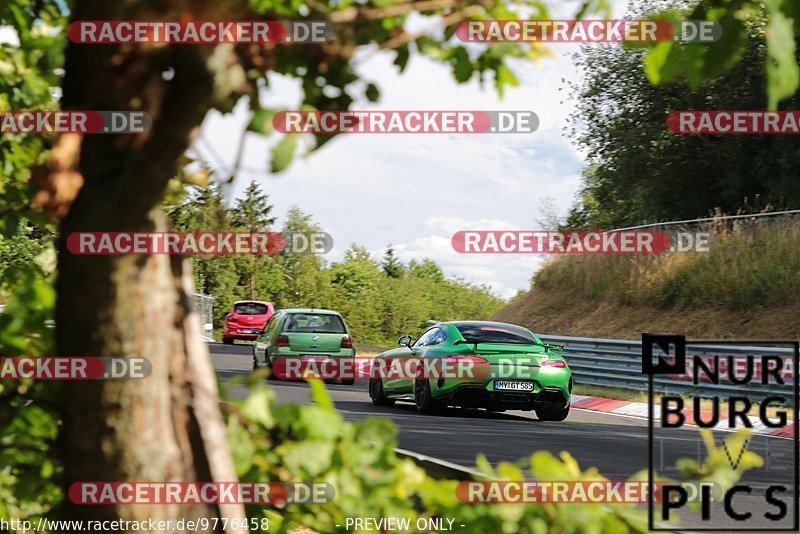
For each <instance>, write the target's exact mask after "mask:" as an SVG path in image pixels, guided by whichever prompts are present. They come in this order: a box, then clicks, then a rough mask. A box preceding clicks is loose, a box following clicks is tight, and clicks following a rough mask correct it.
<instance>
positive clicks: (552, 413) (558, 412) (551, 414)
mask: <svg viewBox="0 0 800 534" xmlns="http://www.w3.org/2000/svg"><path fill="white" fill-rule="evenodd" d="M568 415H569V405H567V406H555V407H553V408H549V409H540V410H536V417H538V418H539V421H563V420H564V419H566V418H567V416H568Z"/></svg>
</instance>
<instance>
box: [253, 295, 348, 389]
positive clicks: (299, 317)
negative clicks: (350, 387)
mask: <svg viewBox="0 0 800 534" xmlns="http://www.w3.org/2000/svg"><path fill="white" fill-rule="evenodd" d="M355 357H356V350H355V347H353V338H352V336H351V335H350V329H349V328H348V327H347V323H346V322H345V320H344V318H343V317H342V316H341V314H339V313H338V312H335V311H331V310H317V309H286V310H278V311H277V312H275V314H274V315H273V316H272V317H271V318H270V319H269V321H267V324H266V325H265V326H264V330H263V331H262V332H261V334H260V335H259V336H258V338H257V339H256V341H255V343H253V369H258V368H260V367H264V366H266V367H269V368H270V369H271V370H272V371H273V372H272V373H270V378H279V376H278V375H280V374H281V373H277V374H276V373H275V372H274V366H275V363H276V361H279V360H280V359H283V363H285V362H286V361H287V360H290V359H291V360H295V361H298V360H300V361H305V360H314V359H331V358H333V359H336V360H337V361H338V362H341V363H342V364H350V366H351V367H352V366H354V361H355ZM345 360H350V361H345ZM279 363H281V362H279ZM281 367H282V368H283V369H286V366H281ZM341 382H342V383H343V384H352V383H353V382H354V380H353V378H352V377H343V378H342V379H341Z"/></svg>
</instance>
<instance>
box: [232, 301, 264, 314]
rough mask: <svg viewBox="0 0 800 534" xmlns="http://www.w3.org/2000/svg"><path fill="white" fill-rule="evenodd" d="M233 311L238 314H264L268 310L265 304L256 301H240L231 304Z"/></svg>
mask: <svg viewBox="0 0 800 534" xmlns="http://www.w3.org/2000/svg"><path fill="white" fill-rule="evenodd" d="M233 312H234V313H238V314H239V315H266V314H267V313H268V312H269V308H267V305H266V304H258V303H257V302H240V303H239V304H235V305H234V306H233Z"/></svg>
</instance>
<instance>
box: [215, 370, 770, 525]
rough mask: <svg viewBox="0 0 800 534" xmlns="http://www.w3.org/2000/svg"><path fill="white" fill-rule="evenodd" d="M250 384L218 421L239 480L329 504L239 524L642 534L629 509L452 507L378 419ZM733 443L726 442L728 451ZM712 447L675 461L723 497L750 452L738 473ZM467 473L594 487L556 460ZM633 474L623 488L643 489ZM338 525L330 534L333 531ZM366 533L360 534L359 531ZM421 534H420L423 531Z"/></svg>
mask: <svg viewBox="0 0 800 534" xmlns="http://www.w3.org/2000/svg"><path fill="white" fill-rule="evenodd" d="M263 379H264V375H263V374H258V373H257V374H255V375H253V377H252V378H251V389H250V395H249V396H248V398H247V399H246V400H244V401H238V402H237V403H236V404H235V405H234V406H235V407H234V408H232V409H231V410H229V412H228V414H227V426H228V438H229V441H230V443H231V444H232V447H233V454H234V458H235V460H236V468H237V471H238V473H239V476H240V479H241V480H243V481H250V482H258V481H261V482H263V481H281V482H306V483H311V482H316V483H329V484H331V485H332V486H333V487H334V490H335V492H336V493H335V494H336V496H335V499H334V500H333V501H332V502H328V503H325V504H289V505H277V506H274V507H263V506H250V507H249V508H248V515H249V517H253V518H259V519H260V518H261V517H267V518H269V520H270V528H269V532H290V531H292V530H293V529H296V528H297V527H299V526H303V527H307V528H310V529H313V530H315V531H317V532H346V531H347V528H346V526H345V519H346V518H347V517H398V518H410V519H411V521H412V524H415V523H416V520H417V519H418V518H433V517H438V518H454V519H455V520H456V521H457V524H465V525H467V526H468V527H469V531H470V532H509V533H510V532H520V533H537V534H541V533H562V534H567V533H576V534H577V533H600V532H607V533H626V532H647V516H646V512H645V511H643V510H641V509H637V508H636V506H635V505H631V504H608V505H601V504H572V503H570V504H540V505H535V504H500V505H497V504H475V503H464V502H462V501H460V500H459V499H458V497H457V494H456V485H457V483H456V482H455V481H453V480H434V479H432V478H431V477H429V476H428V475H426V473H425V472H424V471H423V470H422V469H420V468H419V467H417V466H416V465H415V464H413V463H412V462H411V461H410V460H408V459H399V458H398V457H397V455H396V454H395V452H394V447H396V439H395V427H394V424H393V423H391V422H389V421H386V420H382V419H365V420H363V421H357V422H346V421H344V420H343V419H342V416H341V415H340V414H339V413H338V412H337V411H336V410H335V408H334V406H333V401H332V400H331V398H330V397H329V396H328V394H327V392H326V391H325V388H324V386H323V385H322V383H321V382H320V381H318V380H314V379H311V380H309V383H310V386H311V389H312V397H313V400H314V405H311V406H304V407H299V406H296V405H292V404H280V405H279V404H277V403H276V402H275V396H274V393H273V391H272V390H271V389H269V387H267V386H266V385H264V383H263ZM743 437H745V436H743V435H742V434H736V435H733V436H731V437H730V438H729V439H728V440H727V441H728V442H729V445H730V446H731V447H732V448H733V449H734V450H739V449H737V448H736V447H737V446H741V442H742V439H743ZM720 450H721V449H717V448H716V447H715V446H714V444H713V441H712V442H711V444H710V445H709V456H708V457H707V459H706V460H705V461H704V462H703V463H702V464H697V463H696V462H694V461H684V463H683V467H682V469H683V472H684V474H685V475H686V476H685V480H692V481H697V480H702V481H704V482H708V481H711V482H716V483H718V484H719V486H720V487H722V488H723V489H727V488H728V487H730V486H731V485H732V484H734V483H735V482H736V480H738V477H739V476H741V474H742V472H743V469H742V466H744V469H745V470H746V469H748V468H750V467H757V466H759V465H760V463H759V462H760V461H761V460H760V458H759V457H758V456H757V455H756V454H755V453H752V452H750V451H748V452H747V453H746V455H747V457H746V458H745V459H744V460H743V464H742V465H740V466H739V469H738V470H736V471H734V470H732V469H731V468H730V465H729V464H728V463H725V462H723V461H720ZM476 469H477V470H478V471H479V472H480V473H482V474H484V475H485V477H486V480H500V481H524V480H530V479H531V477H532V478H533V479H534V480H539V481H598V480H607V479H606V478H605V477H603V476H602V475H601V474H600V473H599V472H598V471H597V470H596V469H594V468H589V469H586V470H582V469H581V468H580V467H579V465H578V462H577V461H576V460H575V459H574V458H573V457H572V456H571V455H570V454H569V453H566V452H562V453H561V454H560V455H559V456H558V457H556V456H554V455H552V454H551V453H549V452H547V451H539V452H536V453H534V454H533V455H531V456H530V457H529V458H523V459H521V460H519V461H517V462H513V463H512V462H500V463H499V464H497V465H496V466H492V465H491V464H490V463H489V462H488V460H487V459H486V458H485V457H484V456H483V455H480V456H479V457H478V458H477V459H476ZM644 477H645V473H644V472H640V473H637V474H636V475H634V477H632V480H638V481H641V480H646V479H645V478H644ZM334 525H339V526H334ZM367 531H369V530H367ZM422 532H425V530H423V531H422Z"/></svg>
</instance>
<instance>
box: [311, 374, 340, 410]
mask: <svg viewBox="0 0 800 534" xmlns="http://www.w3.org/2000/svg"><path fill="white" fill-rule="evenodd" d="M308 384H309V385H310V386H311V398H312V399H313V400H314V402H315V403H316V404H317V406H319V407H320V408H322V409H324V410H329V411H332V412H335V411H336V409H335V408H334V406H333V400H331V396H330V395H329V394H328V391H327V390H326V389H325V384H323V383H322V381H321V380H319V379H317V378H309V379H308Z"/></svg>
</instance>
